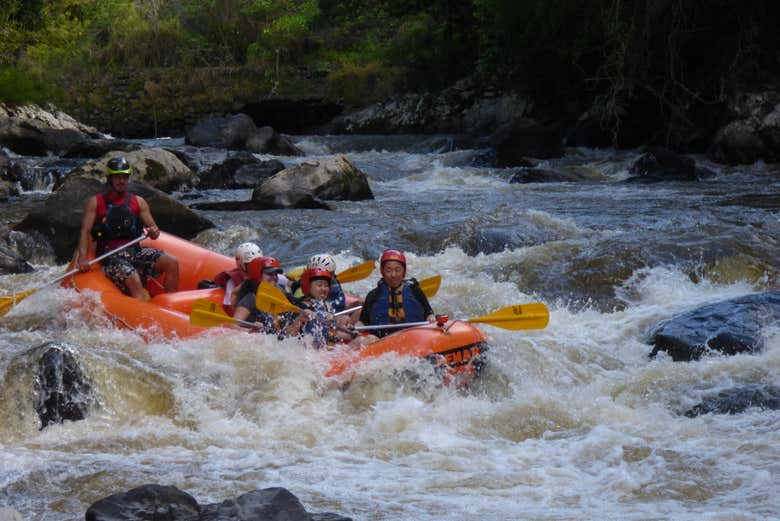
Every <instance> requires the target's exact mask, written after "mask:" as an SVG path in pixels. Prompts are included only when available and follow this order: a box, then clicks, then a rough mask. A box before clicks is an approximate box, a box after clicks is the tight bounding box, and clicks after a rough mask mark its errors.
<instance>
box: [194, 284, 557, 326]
mask: <svg viewBox="0 0 780 521" xmlns="http://www.w3.org/2000/svg"><path fill="white" fill-rule="evenodd" d="M272 287H273V286H272ZM290 305H291V306H292V304H290ZM348 311H351V310H348ZM461 320H464V321H466V322H471V323H478V324H490V325H491V326H495V327H500V328H501V329H509V330H511V331H519V330H522V329H544V328H545V327H546V326H547V323H548V322H549V320H550V312H549V311H548V310H547V306H545V305H544V304H543V303H541V302H531V303H529V304H514V305H511V306H506V307H503V308H501V309H498V310H496V311H494V312H492V313H490V314H488V315H483V316H481V317H476V318H466V319H461ZM190 322H191V323H192V324H194V325H196V326H204V327H212V326H218V325H221V324H230V323H234V324H240V325H242V326H247V327H254V326H255V324H253V323H251V322H246V321H244V320H238V319H235V318H233V317H231V316H230V315H227V314H225V313H224V312H223V311H222V306H220V305H219V304H217V303H215V302H211V301H209V300H205V299H200V300H196V301H195V302H194V303H193V304H192V311H191V312H190ZM442 323H443V322H442ZM429 325H433V324H431V323H430V322H409V323H406V324H381V325H376V326H357V327H355V330H356V331H370V330H376V329H398V328H406V327H415V326H429Z"/></svg>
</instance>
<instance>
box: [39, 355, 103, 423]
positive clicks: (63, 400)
mask: <svg viewBox="0 0 780 521" xmlns="http://www.w3.org/2000/svg"><path fill="white" fill-rule="evenodd" d="M35 350H36V351H39V352H40V355H39V356H40V359H39V361H38V376H37V377H36V379H35V411H36V412H37V413H38V417H39V418H40V419H41V429H43V428H45V427H46V426H48V425H50V424H52V423H62V422H63V421H65V420H70V421H76V420H83V419H84V418H86V417H87V413H88V411H89V407H90V406H91V405H92V404H93V403H94V402H95V397H94V394H93V392H92V386H91V385H90V383H89V381H88V380H87V378H86V376H85V375H84V372H83V371H82V369H81V366H80V365H79V361H78V359H77V358H76V355H75V352H74V351H73V350H72V349H71V348H70V347H68V346H67V345H65V344H60V343H57V342H49V343H47V344H43V345H41V346H38V347H36V348H35Z"/></svg>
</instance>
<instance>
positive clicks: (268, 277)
mask: <svg viewBox="0 0 780 521" xmlns="http://www.w3.org/2000/svg"><path fill="white" fill-rule="evenodd" d="M282 271H283V270H282V265H281V263H280V262H279V261H278V260H277V259H275V258H274V257H267V256H266V257H257V258H255V259H252V260H251V261H250V262H248V263H247V264H246V276H247V278H246V280H244V282H243V283H241V286H240V287H239V288H238V292H237V293H238V295H237V299H236V311H235V313H234V314H233V317H235V318H237V319H238V320H242V321H245V322H255V323H257V324H258V328H260V329H262V330H264V331H265V332H266V333H271V332H276V329H277V327H276V326H275V320H274V317H273V315H271V314H269V313H266V312H264V311H260V310H259V309H257V306H256V304H255V302H256V300H255V297H256V294H257V287H258V286H259V285H260V283H261V282H267V283H269V284H274V285H276V284H277V282H278V281H279V274H280V273H282ZM235 327H236V328H239V329H240V326H235Z"/></svg>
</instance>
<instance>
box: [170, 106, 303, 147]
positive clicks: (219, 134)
mask: <svg viewBox="0 0 780 521" xmlns="http://www.w3.org/2000/svg"><path fill="white" fill-rule="evenodd" d="M185 143H186V144H188V145H194V146H199V147H217V148H227V149H230V150H248V151H250V152H255V153H258V154H273V155H278V156H300V155H303V153H302V152H301V151H300V150H299V149H298V147H296V146H295V145H294V144H293V143H292V142H291V141H290V140H289V139H287V138H286V137H285V136H283V135H281V134H279V133H278V132H276V131H275V130H274V129H272V128H271V127H267V126H265V127H260V128H257V126H255V123H254V121H252V118H250V117H249V116H247V115H246V114H234V115H230V116H222V115H211V116H209V117H206V118H204V119H201V120H200V121H198V122H197V123H196V124H195V125H194V126H192V127H191V128H189V129H187V133H186V136H185Z"/></svg>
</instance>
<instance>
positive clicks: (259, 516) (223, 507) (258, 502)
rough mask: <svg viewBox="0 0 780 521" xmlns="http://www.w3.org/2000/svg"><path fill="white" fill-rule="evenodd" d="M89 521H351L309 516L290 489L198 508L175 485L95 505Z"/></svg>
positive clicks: (125, 494) (140, 489) (265, 491)
mask: <svg viewBox="0 0 780 521" xmlns="http://www.w3.org/2000/svg"><path fill="white" fill-rule="evenodd" d="M85 519H86V520H87V521H120V520H127V521H131V520H137V519H155V520H158V521H196V520H197V521H206V520H208V521H280V520H284V521H351V520H350V518H348V517H344V516H341V515H338V514H334V513H329V512H328V513H319V514H315V513H309V512H307V511H306V509H305V508H304V506H303V504H302V503H301V502H300V500H299V499H298V498H297V497H295V495H293V494H292V493H291V492H290V491H289V490H287V489H284V488H280V487H275V488H265V489H262V490H254V491H252V492H247V493H246V494H242V495H240V496H239V497H237V498H236V499H229V500H226V501H223V502H222V503H214V504H208V505H199V504H198V502H197V501H196V500H195V498H194V497H192V496H191V495H189V494H187V493H186V492H184V491H182V490H179V489H178V488H176V487H172V486H163V485H143V486H141V487H138V488H134V489H132V490H129V491H127V492H123V493H119V494H114V495H111V496H108V497H106V498H104V499H101V500H100V501H97V502H95V503H93V504H92V505H91V506H90V507H89V508H88V509H87V512H86V515H85Z"/></svg>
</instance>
